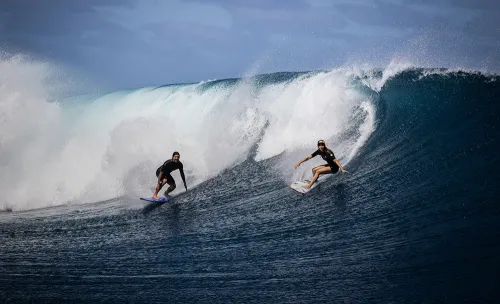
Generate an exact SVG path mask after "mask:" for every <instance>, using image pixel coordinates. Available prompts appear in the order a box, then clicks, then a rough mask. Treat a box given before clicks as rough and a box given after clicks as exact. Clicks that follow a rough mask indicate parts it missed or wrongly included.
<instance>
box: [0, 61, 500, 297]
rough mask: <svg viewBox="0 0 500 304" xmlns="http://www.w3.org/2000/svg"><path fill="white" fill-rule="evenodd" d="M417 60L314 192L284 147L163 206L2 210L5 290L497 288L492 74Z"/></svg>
mask: <svg viewBox="0 0 500 304" xmlns="http://www.w3.org/2000/svg"><path fill="white" fill-rule="evenodd" d="M423 73H424V71H423V70H407V71H405V72H402V73H400V74H398V75H396V76H395V77H393V78H392V79H390V80H389V81H387V82H386V83H385V85H384V87H383V88H382V90H381V91H380V92H379V95H378V98H376V100H375V103H376V107H377V121H378V124H377V128H376V130H375V132H374V133H373V134H372V135H371V137H370V138H369V140H368V142H367V143H366V144H365V145H364V146H363V148H362V150H361V151H360V153H359V154H358V155H357V156H356V158H355V159H354V160H352V161H351V162H350V163H349V166H348V168H347V169H348V170H349V171H350V173H349V174H345V175H340V174H339V175H337V176H335V177H333V178H330V179H328V180H326V181H325V182H324V183H322V184H320V185H319V186H318V187H317V188H315V189H314V190H313V191H311V192H310V193H309V194H308V195H304V196H301V195H298V194H297V193H295V192H294V191H291V190H290V189H289V188H288V186H287V185H286V184H284V183H283V181H282V180H281V179H279V178H278V177H277V176H276V173H275V172H274V170H273V169H272V166H271V165H270V164H271V163H272V162H273V161H275V159H276V158H280V157H286V156H284V155H281V156H277V157H275V158H271V159H268V160H265V161H261V162H256V161H254V160H252V159H251V158H250V159H248V160H247V161H245V162H243V163H241V164H239V165H237V166H235V167H232V168H229V169H227V170H225V171H223V172H222V173H221V174H219V175H218V176H217V177H215V178H213V179H210V180H208V181H206V182H204V183H202V184H201V185H199V186H198V187H196V188H195V189H193V190H191V191H189V192H187V193H185V194H180V195H179V196H177V197H175V199H174V200H173V201H172V202H169V203H167V204H164V205H161V206H155V205H146V206H145V207H144V208H141V209H137V208H127V207H124V206H131V205H134V204H139V202H138V201H137V200H136V199H132V198H128V197H123V198H117V199H114V200H110V201H106V202H99V203H94V204H87V205H76V206H66V207H56V208H48V209H39V210H32V211H24V212H12V213H3V214H1V215H0V244H1V247H0V286H1V287H0V300H1V302H9V303H10V302H12V303H21V302H37V303H55V302H68V303H77V302H91V303H94V302H105V303H124V302H127V303H128V302H134V303H137V302H143V303H153V302H154V303H207V302H208V303H219V302H225V303H271V302H274V303H438V302H446V303H493V302H497V301H498V300H499V299H500V298H499V297H498V296H499V294H500V293H499V292H498V282H499V275H498V274H499V273H500V257H499V254H500V242H499V241H500V230H499V228H500V227H499V224H498V223H499V220H500V202H499V199H498V197H499V194H500V191H499V186H498V185H499V183H498V177H499V173H498V172H499V170H500V158H499V156H498V151H500V150H499V148H500V145H499V136H498V133H499V130H500V123H499V118H500V115H499V114H500V113H499V110H500V77H498V76H487V75H482V74H474V73H466V72H455V73H451V72H450V73H443V74H431V75H427V76H423ZM268 77H269V76H268ZM276 77H279V78H280V80H279V81H287V80H289V79H292V78H293V77H291V76H289V75H287V74H277V75H276ZM231 81H234V80H228V82H231ZM262 81H264V82H266V81H273V80H272V79H271V80H269V79H266V78H265V77H263V79H262ZM223 84H224V83H223ZM211 85H220V83H218V84H211ZM227 85H230V83H228V84H227ZM294 161H296V160H294ZM291 164H293V161H291Z"/></svg>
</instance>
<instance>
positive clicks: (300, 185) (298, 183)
mask: <svg viewBox="0 0 500 304" xmlns="http://www.w3.org/2000/svg"><path fill="white" fill-rule="evenodd" d="M307 184H309V181H308V180H300V181H296V182H294V183H293V184H291V185H290V188H292V189H293V190H295V191H297V192H299V193H302V194H306V193H307V192H309V191H311V189H314V187H316V185H317V183H315V184H314V185H312V187H311V188H310V189H308V188H304V186H305V185H307Z"/></svg>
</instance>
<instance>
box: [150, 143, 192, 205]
mask: <svg viewBox="0 0 500 304" xmlns="http://www.w3.org/2000/svg"><path fill="white" fill-rule="evenodd" d="M179 158H180V154H179V152H174V153H173V154H172V159H169V160H167V161H166V162H164V163H163V165H161V167H159V168H158V169H156V176H157V177H158V184H157V185H156V189H155V193H154V194H153V197H154V198H156V199H158V192H160V189H161V188H162V187H163V186H164V185H165V184H169V186H170V187H168V189H167V191H165V196H166V195H167V194H168V193H170V192H172V191H174V189H175V180H174V178H173V177H172V175H170V172H172V171H174V170H177V169H179V173H180V174H181V177H182V181H183V182H184V188H186V191H187V186H186V178H185V176H184V170H183V168H184V167H183V165H182V163H181V162H180V161H179Z"/></svg>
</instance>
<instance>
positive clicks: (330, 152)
mask: <svg viewBox="0 0 500 304" xmlns="http://www.w3.org/2000/svg"><path fill="white" fill-rule="evenodd" d="M328 154H330V156H331V157H332V159H336V157H335V154H333V151H332V150H330V149H328Z"/></svg>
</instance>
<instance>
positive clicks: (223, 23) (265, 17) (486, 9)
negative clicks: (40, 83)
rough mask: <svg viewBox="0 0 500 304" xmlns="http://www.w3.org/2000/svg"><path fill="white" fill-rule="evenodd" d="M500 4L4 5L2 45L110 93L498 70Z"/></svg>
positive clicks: (349, 0)
mask: <svg viewBox="0 0 500 304" xmlns="http://www.w3.org/2000/svg"><path fill="white" fill-rule="evenodd" d="M499 15H500V9H499V5H497V4H496V3H495V1H486V0H484V1H479V2H476V1H475V2H472V1H465V0H446V1H445V0H443V1H434V0H432V1H431V0H420V1H418V2H417V1H410V0H301V1H293V0H286V1H283V0H279V1H265V0H255V1H243V0H234V1H233V0H231V1H229V0H218V1H215V0H208V1H192V0H185V1H181V0H164V1H155V0H144V1H138V0H126V1H111V0H88V1H63V0H48V1H43V3H42V2H39V1H26V0H20V1H11V0H7V1H2V2H1V3H0V43H1V46H2V48H3V49H4V50H5V49H7V50H9V51H18V52H24V53H28V54H31V55H34V56H38V57H40V58H49V59H51V60H56V61H58V62H61V63H63V64H65V65H68V66H70V67H73V68H76V69H80V70H82V71H85V72H87V73H89V74H91V75H93V77H94V78H95V80H96V81H98V82H102V83H105V84H108V85H109V86H111V87H129V86H142V85H148V84H151V85H157V84H165V83H172V82H189V81H198V80H203V79H213V78H223V77H234V76H238V75H242V74H244V73H245V71H246V70H247V69H249V68H251V67H253V66H255V63H259V72H269V71H275V70H278V71H280V70H310V69H322V68H328V67H332V66H338V65H342V64H345V63H346V62H351V61H356V62H365V63H368V64H370V63H371V64H383V62H384V61H385V62H386V61H387V60H389V59H390V58H391V57H392V56H395V55H400V54H407V55H408V57H409V58H418V60H419V62H426V63H427V64H435V65H439V66H462V67H481V66H487V67H488V68H489V69H493V70H498V69H499V68H500V63H499V62H500V57H499V55H498V54H497V53H498V48H499V41H500V30H499V24H500V23H499V21H498V20H499V19H498V17H499Z"/></svg>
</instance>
